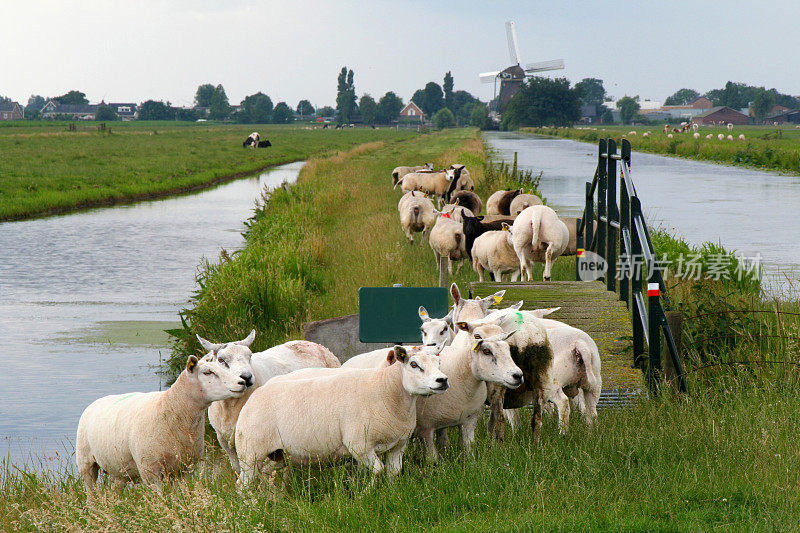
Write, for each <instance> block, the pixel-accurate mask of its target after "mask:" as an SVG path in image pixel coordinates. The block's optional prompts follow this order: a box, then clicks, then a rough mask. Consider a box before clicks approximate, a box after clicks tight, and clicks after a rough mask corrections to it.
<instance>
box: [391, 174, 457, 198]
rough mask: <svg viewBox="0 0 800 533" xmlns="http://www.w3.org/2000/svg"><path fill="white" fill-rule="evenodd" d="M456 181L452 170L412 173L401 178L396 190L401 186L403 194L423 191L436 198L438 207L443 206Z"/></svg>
mask: <svg viewBox="0 0 800 533" xmlns="http://www.w3.org/2000/svg"><path fill="white" fill-rule="evenodd" d="M454 179H455V173H454V171H453V170H452V169H447V170H442V171H438V172H423V171H420V172H411V173H409V174H406V175H405V176H403V177H402V178H400V179H399V180H398V181H397V183H396V184H395V186H394V187H395V188H397V187H398V186H400V188H401V189H402V191H403V193H407V192H409V191H422V192H424V193H427V194H429V195H431V196H433V197H435V198H436V205H437V206H441V205H442V202H443V201H446V197H447V195H448V192H449V191H450V187H451V185H452V181H453V180H454Z"/></svg>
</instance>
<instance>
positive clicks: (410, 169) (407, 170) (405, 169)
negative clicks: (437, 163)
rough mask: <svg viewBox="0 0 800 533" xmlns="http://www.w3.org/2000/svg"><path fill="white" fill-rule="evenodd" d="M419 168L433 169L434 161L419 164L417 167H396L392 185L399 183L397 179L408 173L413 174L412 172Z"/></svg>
mask: <svg viewBox="0 0 800 533" xmlns="http://www.w3.org/2000/svg"><path fill="white" fill-rule="evenodd" d="M418 170H433V163H425V164H424V165H418V166H415V167H396V168H395V169H394V170H392V186H394V185H397V180H399V179H400V178H402V177H403V176H405V175H406V174H411V173H412V172H416V171H418Z"/></svg>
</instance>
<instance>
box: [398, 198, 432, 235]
mask: <svg viewBox="0 0 800 533" xmlns="http://www.w3.org/2000/svg"><path fill="white" fill-rule="evenodd" d="M397 210H398V212H399V214H400V227H401V228H402V230H403V232H404V233H405V234H406V239H408V242H409V244H414V232H420V231H421V232H422V237H423V238H425V236H426V235H427V234H428V232H429V231H430V230H431V228H432V227H433V225H434V224H436V216H437V212H436V209H435V208H434V207H433V202H431V201H430V200H429V199H428V198H427V197H425V194H424V193H421V192H419V191H411V192H407V193H406V194H404V195H403V197H402V198H400V201H399V202H398V203H397Z"/></svg>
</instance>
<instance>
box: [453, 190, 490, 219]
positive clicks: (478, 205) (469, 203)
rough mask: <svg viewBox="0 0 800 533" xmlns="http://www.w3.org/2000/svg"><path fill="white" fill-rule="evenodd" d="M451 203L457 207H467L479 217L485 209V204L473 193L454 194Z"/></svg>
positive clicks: (459, 192) (460, 192)
mask: <svg viewBox="0 0 800 533" xmlns="http://www.w3.org/2000/svg"><path fill="white" fill-rule="evenodd" d="M450 201H451V202H452V203H454V204H456V205H460V206H463V207H466V208H467V209H469V210H470V211H472V212H473V213H474V214H475V215H479V214H480V212H481V209H483V202H482V201H481V199H480V197H479V196H478V195H477V194H475V193H474V192H472V191H458V192H455V193H453V195H452V196H451V197H450Z"/></svg>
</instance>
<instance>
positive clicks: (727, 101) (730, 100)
mask: <svg viewBox="0 0 800 533" xmlns="http://www.w3.org/2000/svg"><path fill="white" fill-rule="evenodd" d="M722 105H726V106H728V107H732V108H733V109H741V108H742V107H745V106H747V102H744V105H742V97H741V96H740V94H739V84H738V83H733V82H732V81H729V82H727V83H726V84H725V89H724V90H723V92H722Z"/></svg>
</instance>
